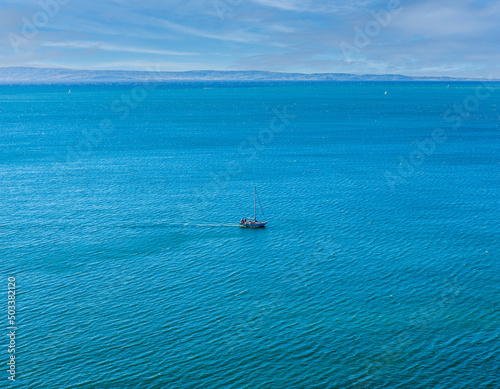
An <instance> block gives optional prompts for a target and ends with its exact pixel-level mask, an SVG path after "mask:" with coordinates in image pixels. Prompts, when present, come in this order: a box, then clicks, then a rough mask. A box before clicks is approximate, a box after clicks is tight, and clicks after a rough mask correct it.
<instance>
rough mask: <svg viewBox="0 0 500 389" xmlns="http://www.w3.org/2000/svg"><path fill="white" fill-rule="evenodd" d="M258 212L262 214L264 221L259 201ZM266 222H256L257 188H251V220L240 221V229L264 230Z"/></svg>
mask: <svg viewBox="0 0 500 389" xmlns="http://www.w3.org/2000/svg"><path fill="white" fill-rule="evenodd" d="M259 205H260V210H261V212H262V216H263V217H264V220H265V217H266V216H265V215H264V210H263V209H262V204H261V203H260V199H259ZM266 224H267V222H266V221H264V222H259V221H257V188H256V187H255V186H254V187H253V219H252V218H244V219H241V220H240V227H246V228H265V227H266Z"/></svg>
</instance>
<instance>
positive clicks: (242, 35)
mask: <svg viewBox="0 0 500 389" xmlns="http://www.w3.org/2000/svg"><path fill="white" fill-rule="evenodd" d="M162 23H163V24H164V25H165V26H166V27H167V28H169V29H170V30H173V31H177V32H180V33H182V34H187V35H191V36H196V37H201V38H208V39H215V40H221V41H229V42H240V43H252V42H257V41H259V40H262V39H263V36H262V35H259V34H254V33H251V32H248V31H245V30H242V29H238V30H233V31H230V32H229V33H214V32H211V31H207V30H201V29H198V28H194V27H187V26H185V25H181V24H177V23H173V22H170V21H168V20H162Z"/></svg>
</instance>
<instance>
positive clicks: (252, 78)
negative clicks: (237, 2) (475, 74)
mask: <svg viewBox="0 0 500 389" xmlns="http://www.w3.org/2000/svg"><path fill="white" fill-rule="evenodd" d="M259 81H263V82H268V81H277V82H349V81H355V82H363V81H371V82H377V81H379V82H390V81H397V82H404V81H406V82H412V81H418V82H481V81H491V82H497V81H499V80H488V79H474V78H453V77H413V76H404V75H397V74H386V75H376V74H364V75H358V74H346V73H314V74H303V73H278V72H264V71H216V70H206V71H204V70H199V71H185V72H155V71H151V72H148V71H124V70H72V69H53V68H28V67H0V84H1V85H13V84H35V85H36V84H105V83H120V84H123V83H168V82H259Z"/></svg>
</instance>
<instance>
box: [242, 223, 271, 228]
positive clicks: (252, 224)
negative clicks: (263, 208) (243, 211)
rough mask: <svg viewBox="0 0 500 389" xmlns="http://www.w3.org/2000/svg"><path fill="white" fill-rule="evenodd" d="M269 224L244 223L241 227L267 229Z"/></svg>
mask: <svg viewBox="0 0 500 389" xmlns="http://www.w3.org/2000/svg"><path fill="white" fill-rule="evenodd" d="M266 224H267V222H242V223H240V227H244V228H266Z"/></svg>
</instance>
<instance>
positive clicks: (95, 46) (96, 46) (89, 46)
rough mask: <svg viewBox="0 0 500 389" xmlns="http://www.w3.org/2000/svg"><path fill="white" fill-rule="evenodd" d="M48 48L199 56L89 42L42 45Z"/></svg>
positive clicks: (189, 53)
mask: <svg viewBox="0 0 500 389" xmlns="http://www.w3.org/2000/svg"><path fill="white" fill-rule="evenodd" d="M42 45H43V46H46V47H64V48H73V49H98V50H104V51H121V52H130V53H146V54H159V55H174V56H191V55H198V53H192V52H187V51H172V50H162V49H148V48H145V47H131V46H120V45H112V44H107V43H102V42H87V41H70V42H44V43H43V44H42Z"/></svg>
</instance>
